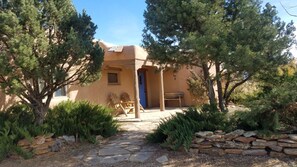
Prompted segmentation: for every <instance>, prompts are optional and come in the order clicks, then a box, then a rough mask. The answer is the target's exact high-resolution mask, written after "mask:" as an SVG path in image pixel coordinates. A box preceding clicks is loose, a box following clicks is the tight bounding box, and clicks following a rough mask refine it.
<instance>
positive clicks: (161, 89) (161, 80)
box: [159, 69, 165, 111]
mask: <svg viewBox="0 0 297 167" xmlns="http://www.w3.org/2000/svg"><path fill="white" fill-rule="evenodd" d="M159 99H160V111H165V100H164V81H163V70H162V69H161V71H160V96H159Z"/></svg>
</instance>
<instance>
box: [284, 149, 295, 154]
mask: <svg viewBox="0 0 297 167" xmlns="http://www.w3.org/2000/svg"><path fill="white" fill-rule="evenodd" d="M284 153H286V154H288V155H297V149H293V148H285V149H284Z"/></svg>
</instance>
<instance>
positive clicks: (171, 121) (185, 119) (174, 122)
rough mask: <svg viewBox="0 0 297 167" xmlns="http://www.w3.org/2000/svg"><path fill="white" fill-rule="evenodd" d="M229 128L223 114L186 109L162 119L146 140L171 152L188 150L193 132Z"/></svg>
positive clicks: (227, 129)
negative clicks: (159, 144)
mask: <svg viewBox="0 0 297 167" xmlns="http://www.w3.org/2000/svg"><path fill="white" fill-rule="evenodd" d="M230 127H231V126H230V124H229V122H228V120H227V117H226V115H225V113H222V112H210V111H201V110H200V109H197V108H188V110H187V111H184V112H183V113H177V114H176V115H174V116H172V117H170V118H166V119H163V120H162V121H161V122H160V124H159V125H158V127H157V129H156V130H155V131H154V132H153V133H151V134H149V135H148V136H147V140H148V141H149V142H153V143H162V146H165V147H169V148H171V149H173V150H177V149H178V148H180V147H181V146H183V147H184V148H185V149H189V147H190V144H191V141H192V137H193V134H194V132H197V131H206V130H217V129H221V130H225V131H230V130H232V129H230Z"/></svg>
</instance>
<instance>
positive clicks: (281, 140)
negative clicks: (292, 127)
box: [277, 139, 297, 144]
mask: <svg viewBox="0 0 297 167" xmlns="http://www.w3.org/2000/svg"><path fill="white" fill-rule="evenodd" d="M277 141H278V142H283V143H291V144H296V143H297V141H295V140H290V139H278V140H277Z"/></svg>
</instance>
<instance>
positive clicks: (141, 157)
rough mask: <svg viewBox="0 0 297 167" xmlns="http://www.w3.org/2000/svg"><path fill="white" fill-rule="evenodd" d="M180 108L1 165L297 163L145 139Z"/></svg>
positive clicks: (253, 166) (125, 120) (255, 166)
mask: <svg viewBox="0 0 297 167" xmlns="http://www.w3.org/2000/svg"><path fill="white" fill-rule="evenodd" d="M175 112H180V110H177V109H173V110H168V111H166V112H159V111H157V110H151V111H150V112H146V113H141V116H142V119H141V120H140V119H134V118H133V116H134V115H133V114H129V115H128V117H125V116H121V117H118V118H117V119H118V120H119V121H120V124H121V129H122V132H121V133H119V134H117V135H116V136H113V137H111V138H110V139H109V140H108V141H107V142H104V143H101V144H100V145H92V144H86V143H79V144H75V145H71V146H67V147H65V148H64V149H63V150H62V151H61V152H58V153H54V154H51V155H43V156H38V157H35V158H32V159H29V160H23V159H21V158H19V157H11V158H9V159H6V160H4V161H2V162H1V163H0V167H43V166H45V167H95V166H100V167H101V166H103V167H104V166H122V167H130V166H135V167H136V166H137V167H138V166H147V167H148V166H152V167H155V166H168V167H171V166H172V167H173V166H174V167H175V166H176V167H179V166H205V167H212V166H213V167H216V166H226V167H229V166H238V167H242V166H248V167H262V166H264V167H266V166H267V167H268V166H277V167H287V166H292V167H294V166H297V159H276V158H270V157H255V156H235V155H225V156H222V157H219V156H209V155H203V154H199V155H190V154H188V153H186V152H184V151H176V152H174V151H169V150H166V149H163V148H161V147H160V146H158V145H153V144H148V143H146V142H145V136H146V135H147V134H148V133H150V132H151V131H152V130H153V129H155V128H156V126H157V125H158V122H159V120H160V118H165V117H168V116H170V115H172V114H174V113H175Z"/></svg>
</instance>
